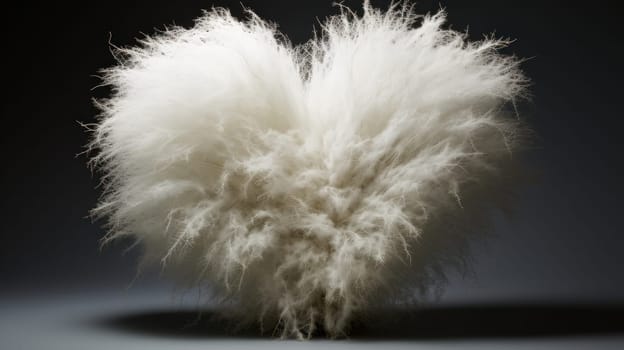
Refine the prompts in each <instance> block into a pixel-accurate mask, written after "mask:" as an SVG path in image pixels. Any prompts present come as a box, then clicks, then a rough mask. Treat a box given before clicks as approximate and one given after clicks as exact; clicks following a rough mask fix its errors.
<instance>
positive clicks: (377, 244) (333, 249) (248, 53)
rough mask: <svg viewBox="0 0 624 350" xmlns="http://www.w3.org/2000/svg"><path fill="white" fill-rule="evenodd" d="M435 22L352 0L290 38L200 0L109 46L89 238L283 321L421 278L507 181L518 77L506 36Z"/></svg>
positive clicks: (248, 311)
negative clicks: (301, 38) (121, 246)
mask: <svg viewBox="0 0 624 350" xmlns="http://www.w3.org/2000/svg"><path fill="white" fill-rule="evenodd" d="M444 21H445V14H444V12H439V13H437V14H435V15H427V16H418V15H416V14H414V13H413V12H412V10H411V8H410V7H409V6H407V5H403V6H401V5H393V6H391V8H390V9H389V10H387V11H380V10H377V9H374V8H372V7H371V6H370V5H369V4H368V2H365V4H364V13H363V15H361V16H358V15H356V14H355V13H353V12H351V11H350V10H348V9H344V8H343V9H342V10H341V11H340V13H339V14H338V15H336V16H334V17H331V18H329V19H327V20H326V21H325V23H324V25H323V27H322V33H321V34H320V35H319V36H318V37H315V38H314V39H312V40H311V41H310V42H308V43H307V44H305V45H302V46H299V47H293V46H292V45H291V44H290V43H289V42H288V41H287V39H286V38H285V37H284V36H282V35H280V34H279V33H278V32H277V31H276V29H275V27H274V26H273V25H271V24H267V23H266V22H264V21H263V20H261V19H260V18H258V17H257V16H256V15H255V14H253V13H251V12H250V13H249V18H248V19H247V20H246V21H239V20H237V19H235V18H233V17H232V16H231V15H230V13H229V12H228V11H227V10H224V9H213V10H212V11H210V12H206V13H205V15H204V16H202V17H201V18H199V19H198V20H197V22H196V24H195V25H194V26H193V27H192V28H190V29H185V28H179V27H174V28H168V29H167V30H165V31H164V32H162V33H159V34H157V35H155V36H152V37H147V38H145V39H143V40H141V41H140V45H139V47H132V48H120V49H116V53H117V57H118V59H119V64H118V65H117V66H114V67H112V68H109V69H107V70H105V76H104V82H105V84H108V85H110V86H112V89H113V94H112V96H111V97H110V99H107V100H103V101H98V106H99V107H100V108H101V110H102V114H101V116H100V119H99V121H98V123H97V124H96V125H95V126H94V127H93V140H92V143H91V147H92V148H95V149H97V150H98V152H97V155H95V157H94V158H93V164H95V165H96V166H97V167H99V168H101V169H102V171H103V172H104V180H103V181H104V184H105V188H106V190H105V193H104V195H103V198H102V201H101V203H100V204H99V206H98V207H97V208H96V209H94V213H95V214H96V215H97V216H103V217H106V218H108V220H109V224H110V233H109V235H108V236H107V237H106V239H107V240H109V239H114V238H117V237H120V236H126V235H130V236H132V237H134V238H135V239H136V240H137V241H138V242H139V243H140V244H141V246H142V247H143V248H144V255H143V258H144V260H143V263H154V262H155V263H162V268H163V269H164V271H166V272H168V273H170V274H171V275H173V276H175V277H177V278H179V279H180V280H182V281H190V282H192V283H194V284H200V285H204V284H207V285H210V287H211V289H212V291H213V293H215V294H216V295H217V296H220V297H222V298H223V300H224V301H227V302H228V305H231V306H234V308H233V309H229V311H228V312H238V314H239V315H240V316H241V317H242V318H241V320H242V319H247V318H250V319H253V320H255V321H258V322H259V323H260V324H262V325H263V326H264V327H271V328H270V329H276V330H278V331H280V332H281V334H282V335H284V336H297V337H303V336H306V335H307V336H309V335H310V334H312V333H313V332H314V331H315V329H319V327H320V329H322V330H324V331H325V332H327V333H328V334H329V335H331V336H339V335H343V334H345V332H346V330H347V329H348V325H349V322H350V321H351V320H352V319H353V317H354V315H359V314H360V313H362V312H365V311H366V310H368V309H370V308H371V307H372V305H373V304H378V303H384V302H386V303H391V304H395V303H397V302H404V301H410V300H412V299H414V298H416V297H417V296H418V295H419V292H421V293H422V292H426V291H427V290H430V288H431V287H432V286H434V285H436V282H438V281H441V280H443V277H444V268H445V267H446V266H447V265H449V264H451V265H453V264H457V263H461V262H462V261H464V258H465V251H466V249H465V248H466V242H468V241H469V240H471V239H472V238H471V237H474V235H475V234H478V233H479V232H482V231H483V228H484V226H483V224H484V223H485V222H486V220H484V217H486V216H487V215H486V213H487V212H488V208H490V207H492V206H493V205H494V206H495V205H497V201H498V199H500V198H502V197H503V196H502V195H501V194H503V193H508V191H507V192H506V188H505V187H503V186H499V184H500V183H503V182H505V181H501V180H503V179H507V178H508V177H505V175H504V172H502V171H501V170H502V169H504V168H505V167H506V166H504V165H503V164H504V163H508V162H509V160H511V159H512V153H513V150H514V149H516V148H517V145H518V140H519V137H518V135H520V134H521V133H520V131H521V130H522V128H521V127H520V125H521V123H519V121H518V118H516V117H515V116H513V115H510V113H507V112H505V110H507V109H509V108H506V107H505V106H506V105H508V103H507V102H513V101H514V100H516V99H517V98H518V97H520V96H521V95H522V94H523V91H524V88H525V86H526V85H527V80H526V79H525V78H524V77H523V75H522V74H521V72H520V71H519V70H518V60H516V59H515V58H513V57H507V56H503V55H501V54H499V53H498V49H499V48H501V47H503V46H505V45H506V44H507V42H506V41H502V40H498V39H494V38H486V39H484V40H482V41H479V42H468V41H467V37H466V35H465V34H463V33H458V32H456V31H453V30H448V29H444V28H442V25H443V23H444ZM511 114H513V113H511Z"/></svg>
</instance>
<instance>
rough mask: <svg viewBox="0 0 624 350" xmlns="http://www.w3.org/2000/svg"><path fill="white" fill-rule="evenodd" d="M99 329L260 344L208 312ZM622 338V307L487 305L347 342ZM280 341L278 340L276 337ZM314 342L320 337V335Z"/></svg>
mask: <svg viewBox="0 0 624 350" xmlns="http://www.w3.org/2000/svg"><path fill="white" fill-rule="evenodd" d="M96 323H97V325H98V326H101V327H105V328H109V329H114V330H117V331H123V332H131V333H137V334H143V335H151V336H161V337H184V338H225V337H237V338H259V337H266V338H269V337H270V335H271V334H270V333H271V332H270V331H269V332H268V333H265V334H264V335H262V334H260V330H259V329H257V328H244V329H237V328H236V327H235V326H234V324H232V323H228V322H227V321H223V320H222V319H219V318H218V317H217V316H216V315H215V313H214V312H213V311H202V313H201V315H200V313H199V312H198V311H146V312H140V313H130V314H122V315H116V316H113V317H109V318H106V319H101V320H98V321H97V322H96ZM587 334H624V306H623V305H599V306H595V305H586V306H582V305H557V306H547V305H513V306H511V305H492V306H490V305H488V306H479V305H474V306H452V307H430V308H423V309H419V310H412V311H405V310H403V311H386V312H383V313H379V314H376V315H369V317H368V318H367V320H359V321H357V322H354V324H353V326H352V328H351V330H350V331H349V338H350V339H352V340H358V339H362V340H388V339H428V340H435V339H449V338H524V337H549V336H568V335H587ZM277 335H279V334H277ZM318 336H319V337H324V335H323V334H319V335H318Z"/></svg>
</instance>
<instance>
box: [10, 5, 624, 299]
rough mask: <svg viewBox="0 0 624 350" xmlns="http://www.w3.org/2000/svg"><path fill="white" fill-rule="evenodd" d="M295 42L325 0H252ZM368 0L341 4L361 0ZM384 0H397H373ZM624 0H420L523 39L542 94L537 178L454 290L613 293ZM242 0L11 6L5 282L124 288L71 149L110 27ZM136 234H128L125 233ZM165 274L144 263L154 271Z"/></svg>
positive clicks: (87, 118) (25, 288) (85, 173)
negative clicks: (621, 5)
mask: <svg viewBox="0 0 624 350" xmlns="http://www.w3.org/2000/svg"><path fill="white" fill-rule="evenodd" d="M243 3H244V4H245V5H247V6H249V7H250V8H252V9H254V10H255V11H256V12H257V13H258V14H259V15H260V16H261V17H263V18H266V19H269V20H272V21H275V22H277V23H278V24H279V27H280V29H281V30H282V31H283V32H284V33H285V34H286V35H287V36H288V37H289V38H290V39H291V40H292V41H293V42H294V43H302V42H304V41H306V40H307V39H308V38H309V37H310V36H311V33H312V29H313V26H314V25H317V26H318V22H317V19H322V18H324V17H325V16H327V15H328V14H333V13H336V11H337V10H336V9H335V8H333V7H332V2H331V1H329V0H327V1H287V0H284V1H251V0H248V1H243ZM358 3H360V2H359V1H345V2H344V4H346V5H349V6H352V7H354V8H358V6H357V4H358ZM372 3H373V4H374V5H379V6H384V7H385V6H387V1H372ZM615 3H616V2H613V3H610V2H605V1H593V2H579V3H573V2H570V1H548V2H546V1H537V0H535V1H533V0H522V1H496V0H479V1H476V0H475V1H461V0H457V1H455V0H448V1H441V3H439V2H438V1H420V2H419V3H418V4H417V5H416V9H417V10H418V11H419V12H430V11H436V10H437V9H438V8H439V6H440V4H441V5H443V6H444V7H445V8H446V9H447V11H448V14H449V15H448V19H449V24H450V25H451V26H452V27H453V28H455V29H460V30H464V29H466V28H468V29H469V34H470V36H471V37H472V38H474V39H479V38H481V37H482V35H484V34H489V33H492V32H494V31H496V33H497V35H499V36H504V37H510V38H515V39H517V41H516V42H514V43H513V45H512V46H511V47H510V48H509V49H507V50H506V52H507V53H510V54H516V55H517V56H519V57H524V58H530V59H529V60H527V61H526V62H525V63H524V64H523V65H522V67H523V69H524V70H525V72H526V74H527V75H528V76H529V77H530V78H531V79H532V80H533V86H532V88H531V91H532V93H533V99H532V101H531V102H530V103H524V104H523V105H522V106H521V114H522V115H523V118H525V119H526V120H527V121H528V122H529V123H530V124H531V125H532V126H533V128H534V130H535V131H536V132H537V134H538V140H537V148H536V149H534V150H532V151H531V152H530V153H529V155H528V158H529V160H530V162H531V163H532V164H533V165H534V166H535V167H536V168H538V169H539V170H540V172H541V177H540V179H539V182H538V183H536V184H533V185H531V186H529V187H527V188H526V189H524V190H523V191H522V193H521V195H520V197H519V199H518V203H517V211H516V215H515V217H514V218H513V220H511V221H508V220H499V219H497V221H496V222H497V223H496V227H495V228H496V229H495V231H496V232H495V233H496V235H495V237H494V238H493V239H492V240H490V241H489V243H488V244H487V245H485V246H480V247H478V249H477V251H476V255H475V259H474V261H475V265H474V272H475V276H476V279H474V280H464V279H461V278H459V277H458V278H453V279H452V281H451V284H450V286H449V290H448V294H447V295H448V296H454V297H460V298H466V299H471V298H474V299H477V298H479V299H488V298H503V299H505V298H506V299H510V298H511V299H514V298H516V299H531V298H532V299H547V300H552V299H558V298H559V299H560V298H568V299H569V298H572V299H581V298H583V299H592V300H604V299H619V300H621V299H622V297H624V277H623V276H622V272H621V271H622V266H623V264H624V257H623V256H622V243H623V242H624V239H623V238H622V228H623V225H622V214H621V208H622V204H621V203H622V194H623V191H622V187H623V186H622V182H621V175H622V158H621V153H620V150H621V145H622V138H621V135H622V126H623V125H624V124H623V123H622V120H621V119H622V113H621V107H620V104H621V103H622V92H623V89H622V81H624V80H622V64H621V62H622V58H623V55H622V52H623V51H622V50H623V49H622V35H621V30H620V24H619V23H618V19H619V18H618V11H616V8H615V5H614V4H615ZM211 5H216V6H226V7H229V8H231V9H232V12H233V13H234V14H236V15H239V16H240V15H241V14H242V11H241V6H240V4H239V2H238V1H153V0H152V1H136V2H132V3H130V2H119V3H115V2H111V1H99V2H79V3H77V4H74V2H69V1H67V2H66V3H64V4H62V3H61V4H59V3H53V2H47V3H42V4H35V3H31V2H22V3H19V4H17V5H14V6H12V7H7V8H5V9H4V10H3V31H2V33H3V35H2V52H3V53H2V56H3V57H2V59H3V62H4V63H3V66H2V82H3V96H2V105H1V108H2V124H0V125H1V127H2V138H1V139H0V142H1V145H2V146H1V147H0V150H1V151H2V155H1V157H2V158H1V159H2V160H1V161H2V173H1V176H2V188H3V192H2V196H0V201H1V204H0V205H1V211H0V213H1V215H2V216H1V217H2V220H1V221H0V230H1V231H0V232H1V236H0V252H1V255H0V278H1V279H0V286H1V287H0V288H1V289H2V292H12V293H22V292H31V291H44V292H45V291H48V290H61V291H64V290H69V289H72V290H74V289H80V290H82V289H88V288H101V287H111V288H123V287H124V286H125V285H126V284H128V283H129V282H130V281H131V279H132V277H133V276H134V271H135V262H136V253H134V252H130V253H129V254H126V255H122V250H123V248H124V246H125V245H124V244H117V245H113V246H111V247H109V248H107V249H105V250H104V251H102V252H100V251H99V249H98V240H99V238H101V237H102V235H103V230H102V229H101V228H100V225H99V223H96V224H92V223H91V222H90V220H89V219H86V218H85V217H86V215H87V214H88V210H89V209H90V208H91V207H92V206H94V205H95V203H96V200H97V197H98V193H99V190H97V189H94V187H95V185H96V184H97V180H98V179H97V175H95V176H92V175H91V173H90V172H89V170H88V169H87V167H86V165H85V163H86V160H87V159H86V158H85V157H84V156H78V157H76V154H77V153H79V152H81V151H82V145H84V144H86V142H87V136H86V134H85V133H84V132H83V130H82V128H81V127H80V126H79V125H78V123H77V121H81V122H84V123H89V122H92V121H93V120H94V119H93V116H94V115H95V114H96V110H95V108H94V107H93V106H92V104H91V101H90V99H91V98H92V97H103V96H106V95H107V93H108V90H107V89H106V88H99V89H95V90H93V91H92V90H91V89H92V88H93V87H95V86H96V85H98V83H99V81H98V79H97V78H96V77H94V75H95V74H97V71H98V69H99V68H103V67H106V66H110V65H112V64H113V63H114V59H113V58H112V56H111V54H110V52H109V48H108V41H109V35H111V36H112V39H111V41H112V42H113V43H114V44H116V45H120V46H123V45H130V44H133V43H134V39H133V38H135V37H138V36H140V33H141V32H143V33H148V34H149V33H153V32H154V28H163V25H164V24H171V23H176V24H179V25H183V26H189V25H191V24H192V20H193V18H195V17H197V16H199V15H200V14H201V9H202V8H209V7H210V6H211ZM126 243H127V242H126ZM150 279H157V273H152V274H150V273H148V274H147V275H146V277H144V280H150Z"/></svg>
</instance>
